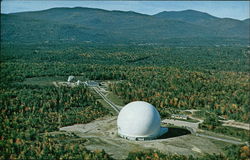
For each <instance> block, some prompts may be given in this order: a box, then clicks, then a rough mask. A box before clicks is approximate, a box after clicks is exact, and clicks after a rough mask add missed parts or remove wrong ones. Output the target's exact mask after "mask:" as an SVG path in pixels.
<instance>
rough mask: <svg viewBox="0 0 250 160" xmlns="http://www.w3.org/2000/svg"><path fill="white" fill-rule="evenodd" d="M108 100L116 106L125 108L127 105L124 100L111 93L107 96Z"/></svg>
mask: <svg viewBox="0 0 250 160" xmlns="http://www.w3.org/2000/svg"><path fill="white" fill-rule="evenodd" d="M107 98H108V99H109V100H111V101H112V102H113V103H114V104H116V105H119V106H124V105H125V103H124V102H123V100H122V99H121V98H120V97H118V96H117V95H115V94H113V93H112V92H109V94H108V95H107Z"/></svg>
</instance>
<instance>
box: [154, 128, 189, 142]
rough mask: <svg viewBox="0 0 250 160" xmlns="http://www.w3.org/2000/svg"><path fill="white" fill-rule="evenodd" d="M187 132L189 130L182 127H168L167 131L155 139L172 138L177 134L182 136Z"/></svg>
mask: <svg viewBox="0 0 250 160" xmlns="http://www.w3.org/2000/svg"><path fill="white" fill-rule="evenodd" d="M187 134H191V132H190V131H189V130H187V129H184V128H174V127H172V128H171V127H169V128H168V132H167V133H165V134H163V135H162V136H160V137H159V138H157V139H167V138H173V137H179V136H184V135H187Z"/></svg>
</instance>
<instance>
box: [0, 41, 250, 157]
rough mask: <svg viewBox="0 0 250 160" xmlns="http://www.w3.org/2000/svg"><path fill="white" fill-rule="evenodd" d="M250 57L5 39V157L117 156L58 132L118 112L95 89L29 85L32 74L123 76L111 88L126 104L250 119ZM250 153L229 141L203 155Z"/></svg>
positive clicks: (221, 50) (241, 51) (1, 97)
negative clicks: (140, 102)
mask: <svg viewBox="0 0 250 160" xmlns="http://www.w3.org/2000/svg"><path fill="white" fill-rule="evenodd" d="M249 56H250V51H249V48H247V47H166V46H138V45H135V46H124V45H122V46H112V45H111V46H102V45H96V46H93V45H86V44H74V45H73V44H50V45H44V44H22V45H21V44H20V45H18V44H15V45H14V44H4V43H3V44H2V43H1V64H0V67H1V70H0V73H1V81H0V105H1V108H0V110H1V113H0V119H1V124H0V125H1V130H0V133H1V134H0V136H1V137H0V139H1V141H0V159H29V158H30V157H33V158H34V159H80V158H82V159H112V158H111V157H110V155H108V154H106V153H105V152H104V151H95V152H91V151H89V150H87V149H86V148H85V147H84V143H85V140H84V139H80V138H79V137H77V136H75V135H63V134H62V135H53V132H56V131H58V129H59V128H60V127H63V126H68V125H73V124H79V123H81V124H82V123H88V122H90V121H93V120H95V119H97V118H99V117H103V116H109V115H111V112H110V111H109V110H108V109H107V108H105V107H103V106H102V104H101V103H100V102H98V101H97V99H96V97H95V96H94V95H93V93H92V92H91V91H90V90H89V89H88V88H86V87H84V86H82V87H75V88H68V87H60V88H56V87H54V86H52V85H51V86H49V85H48V86H46V85H43V86H42V85H28V84H25V83H23V82H25V81H26V80H27V79H30V78H42V77H50V78H52V79H53V78H55V77H58V76H59V77H60V76H62V77H65V76H66V77H67V76H69V75H74V76H81V77H83V78H84V79H86V80H89V79H91V80H115V81H117V82H118V83H112V84H110V86H109V88H110V90H112V92H113V93H115V94H116V95H118V96H119V97H120V98H121V99H123V100H124V102H125V103H128V102H130V101H134V100H143V101H147V102H149V103H152V104H153V105H154V106H156V108H157V109H158V111H159V113H160V115H161V117H168V116H170V115H171V114H172V113H178V112H179V111H180V110H184V109H200V110H206V111H208V112H209V113H211V114H214V115H216V116H221V117H224V118H225V119H234V120H236V121H241V122H249V116H250V115H249V89H250V88H249V84H250V83H249V62H248V60H249ZM65 81H66V79H65ZM213 120H214V119H213V117H212V118H210V119H209V117H208V118H207V120H206V121H205V123H204V125H203V126H201V127H203V128H210V129H213V130H214V131H215V132H221V130H220V127H221V126H220V124H219V123H216V121H214V122H215V123H211V121H213ZM228 132H230V131H228ZM233 133H235V132H233ZM239 134H240V135H236V136H238V137H242V136H247V133H245V132H239ZM232 152H233V153H235V154H232ZM79 153H80V154H79ZM248 156H249V148H248V146H246V145H245V146H227V147H226V148H225V153H222V154H221V155H204V157H200V158H199V159H247V157H248ZM147 157H148V158H147ZM128 159H188V160H192V159H196V158H195V157H187V156H181V155H178V156H176V155H165V154H163V153H159V152H154V151H149V152H138V153H130V154H129V157H128Z"/></svg>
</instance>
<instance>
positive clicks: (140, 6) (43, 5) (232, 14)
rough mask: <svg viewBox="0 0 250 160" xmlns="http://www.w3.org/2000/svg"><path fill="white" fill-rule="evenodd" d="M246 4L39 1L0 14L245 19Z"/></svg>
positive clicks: (15, 0) (6, 0)
mask: <svg viewBox="0 0 250 160" xmlns="http://www.w3.org/2000/svg"><path fill="white" fill-rule="evenodd" d="M249 3H250V2H248V1H73V0H68V1H60V0H57V1H53V0H50V1H49V0H48V1H39V0H28V1H27V0H3V1H2V4H1V13H13V12H23V11H36V10H44V9H49V8H54V7H77V6H80V7H91V8H102V9H107V10H123V11H135V12H139V13H145V14H156V13H158V12H161V11H180V10H186V9H194V10H198V11H202V12H207V13H209V14H211V15H213V16H217V17H222V18H225V17H228V18H235V19H240V20H242V19H246V18H249Z"/></svg>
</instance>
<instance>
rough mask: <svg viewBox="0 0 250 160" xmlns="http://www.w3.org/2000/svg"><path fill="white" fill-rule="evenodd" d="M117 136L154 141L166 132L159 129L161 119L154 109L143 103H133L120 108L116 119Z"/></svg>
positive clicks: (165, 129) (164, 129)
mask: <svg viewBox="0 0 250 160" xmlns="http://www.w3.org/2000/svg"><path fill="white" fill-rule="evenodd" d="M117 126H118V134H119V135H120V136H121V137H123V138H126V139H131V140H147V139H155V138H157V137H159V136H161V135H162V134H164V133H166V132H167V128H161V118H160V114H159V112H158V111H157V110H156V108H155V107H154V106H153V105H151V104H149V103H147V102H143V101H135V102H131V103H129V104H127V105H126V106H124V107H123V108H122V110H121V111H120V113H119V115H118V119H117Z"/></svg>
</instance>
